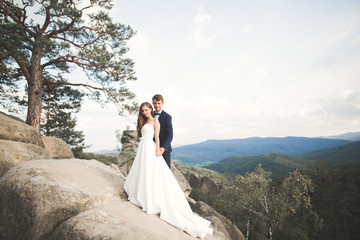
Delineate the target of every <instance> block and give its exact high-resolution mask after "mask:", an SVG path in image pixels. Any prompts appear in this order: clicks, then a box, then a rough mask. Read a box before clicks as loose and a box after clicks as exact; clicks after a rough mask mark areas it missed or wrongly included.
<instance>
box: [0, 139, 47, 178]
mask: <svg viewBox="0 0 360 240" xmlns="http://www.w3.org/2000/svg"><path fill="white" fill-rule="evenodd" d="M49 158H50V156H49V154H48V153H47V151H46V149H45V148H43V147H40V146H39V145H35V144H31V143H22V142H15V141H8V140H2V139H0V177H1V176H2V175H4V174H5V173H6V172H7V171H8V170H9V169H10V168H12V167H13V166H15V165H17V164H19V163H22V162H25V161H29V160H34V159H49Z"/></svg>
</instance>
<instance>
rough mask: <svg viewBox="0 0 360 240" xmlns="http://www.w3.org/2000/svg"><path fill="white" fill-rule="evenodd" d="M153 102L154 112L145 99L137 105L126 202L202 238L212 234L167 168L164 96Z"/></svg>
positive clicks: (168, 141)
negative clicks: (135, 142)
mask: <svg viewBox="0 0 360 240" xmlns="http://www.w3.org/2000/svg"><path fill="white" fill-rule="evenodd" d="M152 103H153V106H154V108H155V111H156V112H154V111H153V107H152V106H151V104H150V103H148V102H144V103H142V104H141V106H140V110H139V115H138V121H137V131H138V137H139V138H140V137H141V140H140V142H139V146H138V149H137V152H136V157H135V160H134V162H133V164H132V167H131V169H130V172H129V174H128V176H127V178H126V182H125V184H124V190H125V191H126V193H127V195H128V199H129V201H130V202H132V203H134V204H135V205H137V206H139V207H141V208H142V209H143V211H145V212H146V213H147V214H160V219H162V220H164V221H166V222H168V223H169V224H171V225H173V226H174V227H176V228H178V229H180V230H182V231H185V232H187V233H188V234H190V235H191V236H194V237H199V238H203V237H205V236H206V234H212V231H213V230H212V229H211V228H210V227H209V226H210V221H208V220H206V219H204V218H202V217H200V216H197V215H195V214H194V213H193V212H192V210H191V208H190V205H189V203H188V202H187V200H186V197H185V195H184V193H183V191H182V189H181V187H180V186H179V184H178V183H177V181H176V179H175V177H174V175H173V174H172V172H171V170H170V166H171V162H170V161H171V160H170V159H171V157H170V152H171V141H172V138H173V129H172V122H171V120H172V119H171V116H170V115H169V114H168V113H166V112H165V111H163V110H162V107H163V104H164V98H163V97H162V96H161V95H160V94H157V95H155V96H154V97H153V98H152ZM154 140H155V142H154Z"/></svg>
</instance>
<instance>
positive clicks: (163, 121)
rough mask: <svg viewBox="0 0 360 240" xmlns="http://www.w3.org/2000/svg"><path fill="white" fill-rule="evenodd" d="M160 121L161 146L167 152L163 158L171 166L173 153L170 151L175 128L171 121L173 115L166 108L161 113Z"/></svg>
mask: <svg viewBox="0 0 360 240" xmlns="http://www.w3.org/2000/svg"><path fill="white" fill-rule="evenodd" d="M158 120H159V123H160V133H159V138H160V147H163V148H165V152H164V153H163V155H162V156H163V158H164V159H165V161H166V164H167V165H168V166H169V168H170V166H171V155H170V152H171V151H172V148H171V141H172V139H173V128H172V123H171V120H172V118H171V116H170V115H169V114H168V113H167V112H165V111H164V110H162V111H161V114H160V116H159V118H158Z"/></svg>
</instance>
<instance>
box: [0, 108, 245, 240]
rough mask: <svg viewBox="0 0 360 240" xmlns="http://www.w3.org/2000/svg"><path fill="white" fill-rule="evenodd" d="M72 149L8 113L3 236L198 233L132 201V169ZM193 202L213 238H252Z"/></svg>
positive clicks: (2, 145)
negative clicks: (127, 185)
mask: <svg viewBox="0 0 360 240" xmlns="http://www.w3.org/2000/svg"><path fill="white" fill-rule="evenodd" d="M135 142H136V141H135ZM123 148H124V145H123ZM125 148H126V147H125ZM69 150H70V149H69V147H68V146H67V145H66V144H65V145H64V144H63V142H62V141H61V140H60V139H52V138H51V139H46V138H43V137H41V136H40V135H39V134H38V133H37V132H36V131H34V129H33V128H31V127H29V126H27V125H26V124H24V123H23V122H21V121H18V120H14V119H12V118H11V117H9V116H6V115H4V114H1V113H0V153H1V155H0V169H1V172H0V173H1V176H0V177H1V178H0V239H4V240H5V239H7V240H8V239H12V240H16V239H29V240H31V239H34V240H35V239H53V240H57V239H59V240H60V239H61V240H64V239H69V240H70V239H114V240H116V239H119V240H121V239H127V240H128V239H150V240H152V239H175V240H176V239H194V238H193V237H191V236H189V235H187V234H186V233H184V232H182V231H179V230H178V229H176V228H174V227H172V226H171V225H169V224H167V223H166V222H164V221H162V220H160V218H159V216H156V215H147V214H146V213H144V212H143V211H142V210H141V209H140V208H138V207H136V206H135V205H133V204H131V203H130V202H128V201H127V196H126V193H125V192H124V191H123V188H122V186H123V184H124V182H125V178H126V171H125V173H123V171H121V170H119V168H118V166H116V165H112V166H106V165H104V164H102V163H100V162H98V161H96V160H81V159H75V158H73V156H72V155H71V154H70V153H69ZM70 152H71V151H70ZM128 156H130V155H128ZM124 162H125V163H126V164H127V163H128V162H129V163H130V162H131V161H130V160H128V159H126V157H125V159H123V160H120V161H119V166H120V169H122V167H123V166H124V165H122V164H123V163H124ZM126 164H125V165H126ZM174 169H175V168H174ZM178 174H180V173H178ZM180 175H181V174H180ZM181 176H182V175H181ZM181 176H177V179H179V178H181ZM182 178H183V179H184V177H183V176H182ZM184 181H185V182H186V180H184ZM185 182H184V184H185ZM185 185H186V184H185ZM187 185H188V184H187ZM182 187H183V190H184V192H186V191H188V192H189V191H191V188H190V187H186V186H185V187H184V186H182ZM186 189H187V190H186ZM189 202H190V205H191V207H192V208H193V210H194V211H195V212H196V213H198V214H199V215H201V216H203V217H204V218H206V219H208V220H210V221H211V222H212V227H213V228H214V234H213V235H212V236H206V237H205V239H209V240H211V239H244V237H243V235H242V234H241V232H240V231H239V230H238V229H237V228H236V227H235V226H234V225H233V224H232V223H231V222H230V221H228V220H227V219H226V218H225V217H223V216H221V215H220V214H218V213H217V212H216V211H214V210H213V209H212V208H211V207H209V206H208V205H206V204H204V203H201V202H195V201H193V200H192V199H189Z"/></svg>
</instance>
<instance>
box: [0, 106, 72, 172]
mask: <svg viewBox="0 0 360 240" xmlns="http://www.w3.org/2000/svg"><path fill="white" fill-rule="evenodd" d="M73 157H74V155H73V153H72V151H71V149H70V147H69V146H68V145H67V144H66V143H65V142H64V141H63V140H62V139H59V138H55V137H42V136H41V135H40V133H39V132H38V131H36V130H35V128H33V127H31V126H29V125H27V124H25V123H24V122H23V121H21V120H20V119H18V118H16V117H14V116H10V115H6V114H4V113H2V112H0V177H1V176H2V175H4V174H5V172H7V171H8V170H9V169H10V168H12V167H13V166H15V165H17V164H19V163H22V162H25V161H30V160H37V159H49V158H53V159H63V158H73Z"/></svg>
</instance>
